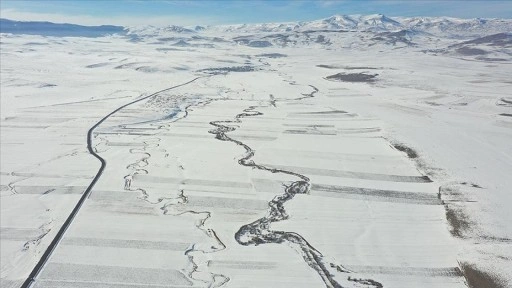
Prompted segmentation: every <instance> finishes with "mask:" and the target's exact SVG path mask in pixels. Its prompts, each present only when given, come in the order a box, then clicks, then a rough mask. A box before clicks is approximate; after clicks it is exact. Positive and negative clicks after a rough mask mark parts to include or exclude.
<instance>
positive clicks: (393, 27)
mask: <svg viewBox="0 0 512 288" xmlns="http://www.w3.org/2000/svg"><path fill="white" fill-rule="evenodd" d="M198 27H199V28H198ZM320 30H328V31H361V32H376V33H381V32H398V31H402V30H407V31H409V32H410V33H413V32H414V33H421V32H423V33H428V34H432V35H435V36H438V37H449V38H469V37H482V36H485V35H490V34H497V33H507V32H511V31H512V19H482V18H476V19H459V18H450V17H387V16H385V15H382V14H373V15H334V16H331V17H329V18H325V19H320V20H313V21H299V22H284V23H257V24H234V25H217V26H206V27H203V26H194V27H182V26H174V25H171V26H166V27H153V26H146V27H129V28H128V31H129V32H128V33H129V34H137V35H139V36H148V35H160V36H165V35H166V34H176V33H194V32H197V33H215V32H217V33H287V32H311V31H320Z"/></svg>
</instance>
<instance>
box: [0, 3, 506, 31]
mask: <svg viewBox="0 0 512 288" xmlns="http://www.w3.org/2000/svg"><path fill="white" fill-rule="evenodd" d="M0 3H1V4H0V5H1V6H0V17H2V18H8V19H14V20H34V21H35V20H44V21H52V22H68V23H77V24H84V25H99V24H116V25H142V24H152V25H166V24H178V25H195V24H197V25H210V24H233V23H257V22H285V21H307V20H314V19H320V18H326V17H329V16H331V15H334V14H375V13H381V14H384V15H387V16H450V17H460V18H475V17H482V18H512V0H507V1H467V0H466V1H462V0H458V1H449V0H425V1H421V0H409V1H396V0H393V1H391V0H368V1H364V0H316V1H301V0H296V1H280V0H276V1H272V0H267V1H264V0H249V1H241V0H239V1H230V0H222V1H214V0H198V1H185V0H177V1H176V0H174V1H173V0H167V1H164V0H161V1H150V0H147V1H145V0H124V1H122V0H117V1H114V0H67V1H66V0H60V1H37V0H31V1H20V0H1V2H0Z"/></svg>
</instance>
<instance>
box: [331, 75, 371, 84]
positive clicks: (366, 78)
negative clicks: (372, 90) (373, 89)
mask: <svg viewBox="0 0 512 288" xmlns="http://www.w3.org/2000/svg"><path fill="white" fill-rule="evenodd" d="M378 75H379V74H366V73H338V74H334V75H331V76H327V77H325V79H327V80H331V81H342V82H366V83H372V82H375V81H376V79H375V78H376V77H377V76H378Z"/></svg>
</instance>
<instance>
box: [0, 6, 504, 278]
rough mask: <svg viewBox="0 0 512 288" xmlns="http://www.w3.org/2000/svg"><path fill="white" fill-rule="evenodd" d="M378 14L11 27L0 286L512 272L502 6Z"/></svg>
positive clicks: (6, 56)
mask: <svg viewBox="0 0 512 288" xmlns="http://www.w3.org/2000/svg"><path fill="white" fill-rule="evenodd" d="M372 17H373V18H371V17H370V16H366V18H365V17H363V16H359V18H357V19H356V18H354V17H352V18H350V17H348V18H347V17H340V16H338V18H336V17H333V18H329V19H326V20H324V21H323V22H322V21H316V22H315V21H313V22H311V23H300V25H299V24H290V23H286V24H281V25H278V24H268V25H253V26H250V25H249V26H248V25H246V26H222V27H208V28H205V29H204V30H203V29H196V30H201V31H199V32H195V31H194V30H193V29H191V30H186V31H184V30H183V29H177V27H176V26H172V27H168V28H167V29H165V28H163V29H156V28H147V27H146V28H138V29H135V28H133V29H132V30H130V31H131V32H130V33H131V34H130V35H131V36H130V37H125V36H108V37H100V38H82V37H42V36H36V35H32V36H28V35H13V34H2V37H1V56H0V63H1V91H0V92H1V135H0V136H1V139H0V140H1V167H0V172H1V174H0V177H1V178H0V180H1V198H0V201H1V202H0V203H1V215H0V216H1V223H0V224H1V225H0V226H1V227H0V229H1V230H0V231H1V241H0V249H1V251H0V255H1V259H0V260H1V271H0V272H1V278H0V284H1V286H2V287H20V286H21V285H22V283H24V282H25V281H26V279H27V277H28V276H29V275H30V274H31V272H32V271H33V269H34V267H37V266H38V264H37V263H38V261H39V260H40V259H41V257H42V256H43V253H44V252H45V251H46V250H47V248H48V247H54V248H55V249H53V250H52V251H51V252H52V253H50V254H49V256H50V257H46V256H43V259H47V261H46V262H45V263H40V264H44V265H41V269H40V271H38V273H36V275H35V276H36V277H35V279H33V280H34V282H33V283H32V284H33V287H466V286H467V285H469V286H471V287H509V286H510V285H512V269H511V268H510V267H512V225H511V224H510V223H511V221H512V212H511V211H512V209H511V208H510V205H512V194H511V191H510V190H511V187H512V178H511V177H510V175H512V145H511V144H510V143H512V96H511V91H512V80H511V77H510V75H512V57H511V56H512V36H511V34H510V33H506V32H510V30H508V29H509V28H510V27H511V26H512V25H511V22H512V21H510V20H499V21H498V20H495V22H492V21H490V22H489V23H490V24H488V26H485V25H484V24H481V23H480V24H481V25H483V26H482V27H481V29H480V30H478V29H477V28H478V27H477V28H475V26H474V25H477V24H478V23H476V24H475V22H474V21H473V22H471V21H469V22H464V21H462V20H460V19H459V20H457V19H451V21H452V22H453V23H452V25H453V26H452V27H454V28H453V29H451V30H450V29H447V30H443V31H440V30H439V29H438V28H436V27H437V26H435V25H434V24H435V23H437V22H440V20H435V19H434V20H432V19H430V22H429V21H426V20H425V21H423V22H421V23H420V22H418V20H417V19H416V20H415V19H405V20H403V21H402V24H400V23H398V22H396V23H398V24H396V23H394V21H395V20H392V19H389V18H385V17H384V18H383V17H380V18H378V17H377V18H375V17H376V16H372ZM349 18H350V19H351V20H350V21H352V22H350V21H349V20H347V19H349ZM363 18H364V19H363ZM361 19H362V20H361ZM376 19H377V20H379V21H381V22H378V21H377V20H376ZM370 20H371V21H373V22H371V21H370ZM347 21H348V22H350V23H352V24H351V25H352V26H350V27H349V28H350V29H352V30H351V31H348V30H347V31H345V30H344V31H341V30H339V29H346V28H347V27H345V26H342V25H341V24H343V23H345V22H346V23H348V22H347ZM358 21H359V22H358ZM376 21H377V22H376ZM436 21H437V22H436ZM500 21H501V22H500ZM507 21H508V22H507ZM355 22H357V23H360V25H359V26H358V25H355V26H354V25H353V23H355ZM441 22H442V21H441ZM333 23H337V24H336V25H338V26H332V25H334V24H333ZM361 23H363V24H364V25H363V24H361ZM372 23H373V24H372ZM403 23H406V24H403ZM418 23H419V24H418ZM429 23H430V24H429ZM432 23H434V24H432ZM454 23H455V24H454ZM468 23H470V24H471V25H473V26H468V25H470V24H468ZM496 23H498V24H496ZM456 24H457V25H459V26H460V27H466V28H465V29H466V30H467V31H469V32H468V33H466V34H464V33H462V32H460V31H461V30H464V29H463V28H460V27H459V26H456ZM463 24H464V25H466V26H464V25H463ZM294 25H295V26H296V27H295V26H294ZM326 25H328V26H326ZM329 25H330V26H329ZM368 25H369V26H368ZM404 25H406V26H404ZM421 25H423V26H421ZM429 25H430V26H429ZM492 25H494V26H492ZM420 26H421V27H423V28H421V27H420ZM290 27H292V28H293V27H295V28H293V29H292V28H290ZM358 27H364V28H361V29H364V31H361V29H358ZM372 27H373V28H375V29H371V28H372ZM411 27H416V28H417V27H420V28H421V29H420V28H417V29H413V28H411ZM468 27H469V28H468ZM171 28H172V29H171ZM377 28H378V29H377ZM287 29H288V30H287ZM290 29H291V30H292V31H290ZM326 29H327V30H326ZM329 29H330V30H329ZM336 29H338V30H336ZM397 29H398V30H397ZM400 29H405V30H400ZM500 29H502V30H500ZM503 29H505V30H503ZM466 30H465V31H466ZM504 32H505V33H504ZM134 35H137V36H136V37H134ZM454 35H455V36H457V37H455V36H454ZM475 35H478V36H475ZM489 35H491V36H489ZM485 36H487V37H485ZM482 37H484V38H482ZM112 112H114V113H112ZM97 124H98V125H97ZM88 133H89V136H90V139H89V140H90V141H91V143H90V144H91V147H90V148H91V150H92V151H89V150H88V146H87V143H88ZM93 154H95V155H96V156H97V157H99V158H95V157H94V155H93ZM98 159H103V161H104V163H105V166H104V167H102V166H101V162H100V161H99V160H98ZM91 183H93V185H91ZM88 187H90V188H91V189H89V188H88ZM84 191H87V193H88V194H85V196H86V197H84V198H83V199H82V200H83V206H80V207H78V208H79V209H78V210H77V212H78V213H77V215H76V217H74V218H72V219H69V218H68V216H69V215H70V214H73V213H72V211H73V209H75V205H76V204H77V203H79V200H80V199H81V197H82V195H84V194H83V193H84ZM80 202H82V201H80ZM67 219H68V220H69V221H70V225H69V228H68V229H67V231H62V232H65V233H64V234H63V237H62V239H60V240H59V241H58V243H55V244H56V245H50V243H51V242H52V241H53V240H54V239H56V238H55V237H56V236H57V235H59V229H61V227H62V226H63V224H64V223H65V221H66V220H67ZM65 227H67V224H66V225H65ZM57 239H59V238H57ZM27 283H28V282H27ZM475 285H477V286H475ZM478 285H488V286H478ZM500 285H501V286H500Z"/></svg>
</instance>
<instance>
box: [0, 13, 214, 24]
mask: <svg viewBox="0 0 512 288" xmlns="http://www.w3.org/2000/svg"><path fill="white" fill-rule="evenodd" d="M0 17H1V18H6V19H10V20H18V21H49V22H54V23H72V24H80V25H121V26H137V25H154V26H165V25H183V26H189V25H213V24H219V23H220V22H221V20H220V19H218V18H215V17H204V16H201V17H199V16H197V17H194V16H183V15H168V16H112V17H106V16H92V15H65V14H58V13H36V12H25V11H19V10H16V9H1V10H0Z"/></svg>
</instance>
